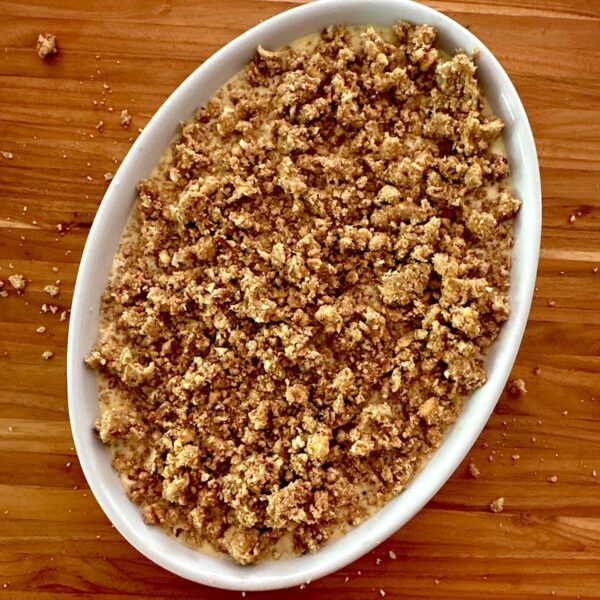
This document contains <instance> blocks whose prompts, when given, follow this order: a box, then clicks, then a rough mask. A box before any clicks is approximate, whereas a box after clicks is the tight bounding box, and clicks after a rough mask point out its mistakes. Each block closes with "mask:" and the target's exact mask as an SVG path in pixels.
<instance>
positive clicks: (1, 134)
mask: <svg viewBox="0 0 600 600" xmlns="http://www.w3.org/2000/svg"><path fill="white" fill-rule="evenodd" d="M429 3H430V4H431V5H432V6H434V7H436V8H439V9H441V10H442V11H443V12H445V13H447V14H448V15H450V16H451V17H453V18H455V19H457V20H458V21H459V22H461V23H462V24H464V25H466V26H468V27H469V28H470V29H471V30H472V31H473V32H474V33H475V34H476V35H477V36H479V37H480V38H481V39H482V40H483V41H484V42H485V43H486V44H487V45H488V46H489V47H490V49H491V50H492V51H493V52H495V53H496V55H497V56H498V58H499V59H500V60H501V62H502V63H503V65H504V66H505V68H506V70H507V71H508V73H509V75H510V76H511V78H512V80H513V81H514V83H515V85H516V87H517V89H518V91H519V93H520V95H521V97H522V99H523V102H524V104H525V107H526V109H527V111H528V114H529V117H530V120H531V123H532V126H533V129H534V134H535V137H536V142H537V147H538V151H539V155H540V163H541V170H542V181H543V192H544V224H543V241H542V252H541V261H540V267H539V273H538V282H537V286H538V287H537V291H536V295H535V299H534V303H533V308H532V311H531V316H530V320H529V324H528V327H527V331H526V333H525V338H524V342H523V345H522V348H521V351H520V354H519V357H518V359H517V362H516V365H515V368H514V376H517V377H522V378H523V379H524V380H525V381H526V383H527V387H528V390H529V392H528V394H527V395H525V396H524V397H522V398H520V399H516V400H515V399H511V398H509V397H503V398H502V399H501V401H500V403H499V405H498V407H497V410H496V411H495V413H494V415H493V416H492V418H491V419H490V422H489V424H488V426H487V427H486V429H485V430H484V432H483V433H482V435H481V437H480V439H479V441H478V442H477V444H476V446H475V447H474V449H473V451H472V452H471V453H470V457H471V458H472V459H473V460H474V461H475V462H476V464H477V465H478V467H479V469H480V471H481V476H480V477H479V478H478V479H472V478H469V477H468V475H467V473H466V462H465V464H463V465H462V466H461V467H460V468H459V469H458V470H457V472H456V473H455V474H454V476H453V477H452V478H451V479H450V481H449V482H448V483H447V484H446V486H444V488H443V489H442V490H441V491H440V492H439V493H438V494H437V496H436V497H435V498H434V499H433V500H432V501H431V502H430V503H429V504H428V506H427V507H426V508H425V509H424V510H422V511H421V512H420V513H419V514H418V515H417V516H416V517H415V518H414V519H413V520H412V521H411V522H410V523H409V524H408V525H406V526H405V527H404V528H403V529H402V530H400V531H399V532H397V533H396V534H395V535H394V536H393V537H392V538H391V539H389V540H388V541H386V542H385V543H383V544H382V545H381V546H380V547H379V548H377V549H376V550H374V551H373V552H371V553H370V554H369V555H367V556H365V557H364V558H362V559H360V560H359V561H357V562H356V563H355V564H353V565H350V566H349V567H347V568H346V569H343V570H342V571H340V572H338V573H335V574H333V575H331V576H329V577H326V578H324V579H322V580H320V581H316V582H313V583H311V584H310V585H309V586H307V587H306V588H305V589H303V590H301V589H299V588H295V589H293V590H289V591H288V592H286V593H285V594H286V598H288V599H289V600H295V599H300V598H304V599H306V598H322V597H331V598H340V599H342V598H344V599H353V598H380V597H381V596H380V593H379V590H380V589H383V590H385V593H386V598H444V599H449V598H457V599H459V598H460V599H480V598H484V597H487V598H507V599H508V598H510V599H517V598H542V597H553V598H587V599H591V598H600V310H599V308H600V300H599V298H600V272H599V273H597V274H595V273H593V271H592V269H593V268H595V267H599V266H600V102H599V101H598V98H599V97H600V3H599V2H598V1H596V0H535V1H532V2H527V3H525V2H521V1H520V0H477V1H475V0H474V1H471V2H458V1H454V0H441V1H431V2H429ZM294 4H295V3H294V2H278V1H276V2H271V1H268V0H218V1H217V0H205V1H203V2H185V1H183V0H177V1H173V2H171V1H169V0H164V1H163V2H153V1H142V0H133V1H131V2H127V3H121V2H117V1H116V0H106V1H100V0H80V1H78V2H77V3H75V2H67V1H66V0H32V1H29V2H25V1H22V2H18V1H10V0H0V150H4V151H7V152H12V153H13V155H14V158H13V159H11V160H8V159H6V158H2V157H0V279H3V280H5V279H6V278H7V277H8V275H10V274H11V273H19V272H20V273H23V274H24V275H25V276H26V277H27V278H28V279H29V280H30V283H29V286H28V288H27V291H26V293H25V294H24V295H23V296H17V295H15V294H14V293H11V294H10V295H9V297H8V298H4V299H3V298H0V382H1V385H0V596H2V597H7V598H8V597H13V598H25V599H27V598H51V599H53V600H54V599H55V598H58V597H62V598H83V597H91V596H93V597H95V598H104V597H106V598H108V597H110V598H115V597H128V596H135V597H138V598H142V597H147V598H161V597H165V598H166V597H169V598H175V597H176V598H180V597H181V598H188V597H193V598H206V599H208V600H218V599H225V598H238V597H240V594H239V593H232V592H224V591H219V590H212V589H209V588H205V587H202V586H199V585H195V584H192V583H190V582H187V581H185V580H183V579H180V578H178V577H176V576H174V575H171V574H170V573H168V572H166V571H164V570H162V569H161V568H159V567H157V566H155V565H154V564H152V563H151V562H149V561H148V560H147V559H145V558H144V557H143V556H141V555H140V554H139V553H137V552H136V551H135V550H134V549H133V548H132V547H131V546H130V545H129V544H128V543H127V542H125V541H124V540H123V539H122V538H121V537H120V535H119V534H118V533H117V532H116V531H115V530H114V529H113V528H112V527H111V525H110V523H109V522H108V520H107V519H106V517H105V516H104V514H103V513H102V511H101V510H100V509H99V507H98V505H97V504H96V502H95V500H94V498H93V496H92V494H91V493H90V491H89V489H88V487H87V484H86V482H85V479H84V477H83V475H82V473H81V470H80V468H79V466H78V462H77V458H76V456H75V454H74V451H73V444H72V440H71V434H70V430H69V424H68V414H67V400H66V391H65V352H66V335H67V328H68V321H65V322H61V321H60V320H59V314H60V313H57V314H51V313H42V312H41V310H40V307H41V304H42V303H44V302H47V303H51V302H52V301H51V299H50V298H49V297H48V296H47V295H46V294H45V293H44V292H43V287H44V286H45V285H46V284H48V283H51V282H53V281H54V280H56V279H60V280H61V295H60V297H59V298H58V300H57V302H56V304H57V305H58V306H60V310H63V309H67V308H68V307H69V303H70V301H71V293H72V289H73V285H74V281H75V276H76V273H77V265H78V261H79V258H80V255H81V251H82V249H83V244H84V242H85V238H86V235H87V233H88V230H89V227H90V224H91V222H92V220H93V217H94V214H95V211H96V209H97V207H98V204H99V202H100V200H101V198H102V194H103V191H104V189H105V183H104V180H103V174H104V173H105V172H107V171H113V170H115V168H116V166H117V165H118V164H119V162H120V161H121V160H122V158H123V156H124V155H125V153H126V152H127V150H128V148H129V147H130V145H131V142H132V140H133V138H134V137H135V136H136V135H137V129H138V127H143V126H144V125H145V123H146V122H147V121H148V119H149V118H150V116H151V115H152V114H153V113H154V112H155V111H156V109H157V108H158V107H159V106H160V104H161V103H162V102H163V101H164V100H165V98H166V97H167V96H168V95H169V93H170V92H171V91H172V90H173V89H174V88H175V87H176V86H177V85H178V84H179V83H180V82H181V81H182V80H183V79H184V77H185V76H187V75H188V74H189V73H190V72H191V71H192V70H193V69H194V68H195V67H196V66H197V65H198V64H200V63H201V62H202V61H203V60H205V59H206V58H207V57H208V56H210V55H211V54H212V53H213V52H214V51H216V50H217V49H218V48H219V47H221V46H222V45H223V44H225V43H226V42H227V41H229V40H230V39H232V38H233V37H235V36H237V35H238V34H240V33H242V32H243V31H244V30H246V29H248V28H249V27H251V26H252V25H255V24H256V23H258V22H259V21H260V20H262V19H265V18H267V17H269V16H271V15H273V14H276V13H278V12H280V11H282V10H285V9H287V8H289V7H291V6H293V5H294ZM44 31H50V32H52V33H54V34H56V35H57V36H58V40H59V46H60V54H59V55H58V56H57V57H56V58H53V59H51V60H49V61H47V62H43V61H41V60H40V59H39V58H38V57H37V56H36V54H35V50H34V46H35V40H36V37H37V35H38V34H39V33H40V32H44ZM96 55H100V58H99V59H96ZM98 71H99V72H98ZM105 83H106V84H108V85H109V86H110V88H111V90H110V93H109V92H108V91H107V90H104V88H103V84H105ZM103 92H104V95H103ZM103 99H105V104H104V106H96V107H95V106H94V105H93V101H94V100H96V101H97V102H100V101H101V100H103ZM109 106H110V107H112V108H113V112H109V111H108V107H109ZM123 108H127V109H128V110H129V112H130V113H131V114H132V115H133V125H132V128H131V129H130V130H129V131H127V130H124V129H122V128H121V127H120V126H119V123H118V113H119V111H120V110H121V109H123ZM100 120H103V121H104V123H105V129H104V131H103V132H102V133H98V132H97V131H96V129H95V126H96V124H97V123H98V121H100ZM88 177H89V178H90V179H88ZM577 211H579V213H580V215H581V216H578V217H577V219H576V220H575V222H574V223H572V224H570V223H569V217H570V215H572V214H576V213H577ZM59 224H61V225H62V226H65V225H66V226H67V227H68V229H69V231H68V233H66V234H65V233H59V232H58V231H57V225H59ZM53 268H58V272H54V271H53ZM549 301H554V303H555V304H554V306H550V305H549ZM40 325H44V326H45V327H46V332H45V333H44V334H39V333H36V331H35V330H36V328H37V327H39V326H40ZM45 350H51V351H53V352H54V358H53V359H52V360H50V361H44V360H43V359H42V352H44V351H45ZM534 367H539V368H540V372H539V374H538V375H534V373H533V369H534ZM514 454H518V455H519V456H520V458H519V459H518V460H514V459H512V458H511V456H512V455H514ZM594 470H596V472H597V475H598V476H597V477H594V476H593V475H592V473H593V471H594ZM553 475H557V476H558V482H557V483H555V484H551V483H549V482H548V478H549V477H551V476H553ZM498 496H503V497H504V498H505V500H506V503H505V510H504V512H503V513H500V514H492V513H491V512H490V511H489V510H488V508H487V507H488V504H489V502H490V500H492V499H493V498H496V497H498ZM389 550H393V551H394V552H395V554H396V556H397V559H396V560H392V559H390V557H389V554H388V552H389ZM378 563H379V564H378ZM249 596H251V597H255V598H278V597H279V594H278V593H271V594H249Z"/></svg>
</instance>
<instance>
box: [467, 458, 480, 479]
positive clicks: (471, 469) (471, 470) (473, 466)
mask: <svg viewBox="0 0 600 600" xmlns="http://www.w3.org/2000/svg"><path fill="white" fill-rule="evenodd" d="M468 471H469V475H470V476H471V477H473V478H474V479H477V478H478V477H479V475H480V471H479V469H478V468H477V465H476V464H475V463H474V462H473V461H471V462H470V463H469V466H468Z"/></svg>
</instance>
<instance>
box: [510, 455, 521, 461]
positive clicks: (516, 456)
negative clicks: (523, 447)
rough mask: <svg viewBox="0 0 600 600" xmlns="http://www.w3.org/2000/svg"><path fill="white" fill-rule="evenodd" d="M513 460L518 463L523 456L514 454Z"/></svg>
mask: <svg viewBox="0 0 600 600" xmlns="http://www.w3.org/2000/svg"><path fill="white" fill-rule="evenodd" d="M511 458H512V459H513V460H514V461H517V460H519V459H520V458H521V455H520V454H513V455H512V456H511Z"/></svg>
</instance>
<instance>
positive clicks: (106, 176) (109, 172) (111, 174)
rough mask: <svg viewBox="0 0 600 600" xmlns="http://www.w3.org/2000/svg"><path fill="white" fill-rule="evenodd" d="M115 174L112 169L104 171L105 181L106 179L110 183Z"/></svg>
mask: <svg viewBox="0 0 600 600" xmlns="http://www.w3.org/2000/svg"><path fill="white" fill-rule="evenodd" d="M114 176H115V175H114V173H112V172H111V171H107V172H106V173H104V181H106V183H110V182H111V181H112V179H113V177H114Z"/></svg>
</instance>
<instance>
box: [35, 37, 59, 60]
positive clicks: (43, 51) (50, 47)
mask: <svg viewBox="0 0 600 600" xmlns="http://www.w3.org/2000/svg"><path fill="white" fill-rule="evenodd" d="M36 48H37V55H38V56H39V57H40V58H46V57H47V56H49V55H50V54H56V53H57V52H58V48H57V46H56V36H55V35H52V34H51V33H40V35H39V36H38V39H37V45H36Z"/></svg>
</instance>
